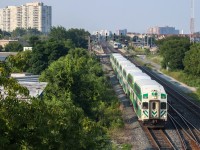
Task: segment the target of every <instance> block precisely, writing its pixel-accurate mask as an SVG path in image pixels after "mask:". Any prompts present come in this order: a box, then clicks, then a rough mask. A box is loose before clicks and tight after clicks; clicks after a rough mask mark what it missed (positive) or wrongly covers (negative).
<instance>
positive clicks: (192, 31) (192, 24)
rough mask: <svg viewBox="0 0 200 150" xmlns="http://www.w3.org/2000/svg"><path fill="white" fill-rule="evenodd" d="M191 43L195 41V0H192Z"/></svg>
mask: <svg viewBox="0 0 200 150" xmlns="http://www.w3.org/2000/svg"><path fill="white" fill-rule="evenodd" d="M190 43H194V0H191V18H190Z"/></svg>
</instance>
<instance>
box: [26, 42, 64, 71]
mask: <svg viewBox="0 0 200 150" xmlns="http://www.w3.org/2000/svg"><path fill="white" fill-rule="evenodd" d="M67 52H68V48H67V47H65V45H64V43H63V42H58V41H52V40H49V41H45V42H39V43H37V44H36V45H35V46H34V47H33V51H32V55H31V59H30V64H31V67H30V68H29V71H30V72H32V73H34V74H40V73H41V72H42V71H43V70H45V69H46V68H47V67H48V66H49V65H50V64H51V63H52V62H53V61H55V60H57V59H59V58H60V57H62V56H64V55H66V54H67Z"/></svg>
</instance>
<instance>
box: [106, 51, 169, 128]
mask: <svg viewBox="0 0 200 150" xmlns="http://www.w3.org/2000/svg"><path fill="white" fill-rule="evenodd" d="M110 62H111V65H112V68H113V70H114V72H115V73H116V75H117V79H118V80H119V83H120V84H121V86H122V88H123V90H124V92H125V94H126V95H127V96H128V97H129V98H130V101H131V104H132V105H133V108H134V111H135V113H136V115H137V116H138V120H139V121H141V122H142V123H143V124H144V125H146V126H148V127H164V125H165V123H166V121H167V94H166V92H165V90H164V88H163V86H162V85H160V84H159V83H158V82H156V81H155V80H152V79H151V78H150V77H149V76H148V75H147V74H145V73H144V72H142V70H140V69H139V68H138V67H136V66H135V65H134V64H133V63H131V62H130V61H129V60H127V59H126V58H125V57H123V56H122V55H121V54H119V53H113V54H111V55H110Z"/></svg>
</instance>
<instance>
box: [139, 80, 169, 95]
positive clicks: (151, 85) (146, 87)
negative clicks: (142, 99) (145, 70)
mask: <svg viewBox="0 0 200 150" xmlns="http://www.w3.org/2000/svg"><path fill="white" fill-rule="evenodd" d="M135 83H136V84H137V85H138V86H139V87H140V89H141V90H142V91H151V90H158V91H160V92H162V93H165V90H164V88H163V86H162V85H160V84H159V83H158V82H156V81H155V80H150V79H144V80H137V81H135Z"/></svg>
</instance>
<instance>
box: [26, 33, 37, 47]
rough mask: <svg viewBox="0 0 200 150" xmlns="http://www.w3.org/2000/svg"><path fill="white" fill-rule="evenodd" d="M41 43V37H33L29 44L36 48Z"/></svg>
mask: <svg viewBox="0 0 200 150" xmlns="http://www.w3.org/2000/svg"><path fill="white" fill-rule="evenodd" d="M39 42H40V38H39V36H36V35H33V36H31V37H30V38H29V40H28V43H29V45H30V46H31V47H34V46H35V45H36V44H37V43H39Z"/></svg>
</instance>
